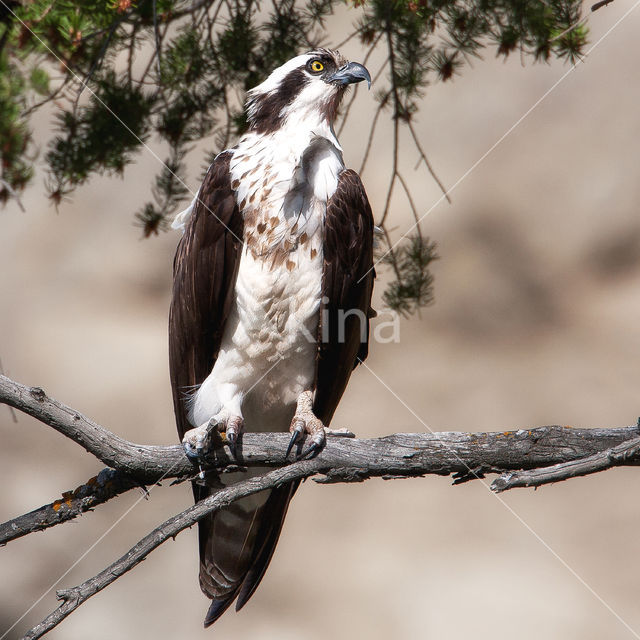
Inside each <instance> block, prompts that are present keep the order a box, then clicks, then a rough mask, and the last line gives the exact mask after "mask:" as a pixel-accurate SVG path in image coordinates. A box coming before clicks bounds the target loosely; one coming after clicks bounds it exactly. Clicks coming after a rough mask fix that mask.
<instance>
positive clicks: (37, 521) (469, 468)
mask: <svg viewBox="0 0 640 640" xmlns="http://www.w3.org/2000/svg"><path fill="white" fill-rule="evenodd" d="M0 402H1V403H5V404H7V405H9V406H11V407H14V408H15V409H19V410H20V411H24V412H25V413H28V414H29V415H31V416H33V417H34V418H36V419H38V420H40V421H41V422H43V423H45V424H47V425H49V426H51V427H53V428H54V429H56V430H57V431H59V432H60V433H62V434H63V435H65V436H67V437H68V438H70V439H71V440H73V441H74V442H77V443H78V444H80V445H81V446H82V447H83V448H84V449H86V450H87V451H88V452H89V453H91V454H92V455H94V456H95V457H96V458H98V459H99V460H101V461H102V462H103V463H105V464H106V465H108V466H109V467H110V469H107V470H104V471H102V472H101V473H100V474H98V475H97V476H96V477H95V478H92V479H91V480H89V481H88V482H87V483H86V484H84V485H81V486H80V487H78V488H77V489H75V490H74V491H69V492H65V493H63V494H62V499H58V500H55V501H54V502H52V503H51V504H48V505H45V506H43V507H40V508H39V509H36V510H35V511H32V512H30V513H28V514H25V515H22V516H19V517H17V518H15V519H13V520H10V521H8V522H6V523H4V524H2V525H0V544H4V543H6V542H9V541H11V540H14V539H16V538H19V537H21V536H24V535H26V534H28V533H31V532H32V531H40V530H42V529H46V528H48V527H51V526H55V525H56V524H60V523H61V522H66V521H68V520H71V519H72V518H75V517H76V516H77V515H79V514H80V513H83V512H85V511H87V510H90V509H92V508H93V507H95V506H96V505H98V504H101V503H103V502H106V501H107V500H110V499H111V498H113V497H115V496H117V495H119V494H121V493H123V492H125V491H128V490H130V489H132V488H134V487H140V486H144V485H146V484H152V483H156V482H159V481H160V480H162V479H170V478H182V479H185V478H188V477H190V476H193V475H194V474H195V473H196V471H197V470H198V469H197V467H196V466H194V463H193V462H192V461H191V460H190V459H189V458H187V456H186V455H185V453H184V450H183V448H182V447H181V446H180V445H174V446H168V447H163V446H153V445H141V444H135V443H131V442H128V441H127V440H124V439H123V438H120V437H119V436H117V435H115V434H113V433H111V432H110V431H108V430H107V429H105V428H104V427H101V426H100V425H98V424H96V423H95V422H93V421H91V420H90V419H89V418H87V417H85V416H83V415H82V414H80V413H78V412H77V411H75V410H74V409H72V408H71V407H68V406H66V405H64V404H62V403H60V402H57V401H56V400H54V399H52V398H49V397H48V396H47V395H46V394H45V392H44V391H43V390H42V389H40V388H39V387H27V386H24V385H21V384H19V383H17V382H14V381H13V380H10V379H9V378H7V377H6V376H1V375H0ZM638 433H639V428H638V427H637V426H632V427H621V428H612V429H572V428H569V427H560V426H550V427H538V428H535V429H526V430H523V429H520V430H517V431H503V432H487V433H466V432H438V433H414V434H411V433H397V434H394V435H390V436H385V437H383V438H372V439H346V438H335V437H330V438H329V439H328V442H327V445H326V447H325V448H324V449H323V451H321V452H320V454H319V455H318V456H317V457H316V458H315V462H316V463H317V464H318V467H317V469H318V472H321V473H322V474H323V475H324V477H323V479H322V480H321V481H322V482H354V481H363V480H365V479H367V478H371V477H383V478H391V477H416V476H423V475H427V474H436V475H451V474H454V479H455V482H456V483H460V482H464V481H466V480H471V479H474V478H478V477H482V476H483V475H484V474H485V473H489V472H493V473H502V472H510V473H509V474H508V475H505V476H503V477H502V478H500V479H498V480H496V482H495V483H494V490H496V491H502V490H505V489H507V488H511V486H537V484H543V483H545V482H553V481H556V480H560V479H565V477H566V478H568V477H574V476H576V475H585V474H586V473H595V472H596V471H600V470H603V469H606V468H609V467H610V466H617V465H621V464H624V465H637V464H640V452H639V451H638V447H635V448H632V449H630V450H627V449H625V446H626V443H628V442H629V441H635V440H636V439H637V438H638ZM214 439H215V441H214V443H213V449H212V451H211V453H210V455H209V458H208V460H207V465H206V468H214V469H216V470H217V471H218V472H221V473H224V472H228V471H236V470H238V468H245V467H255V466H260V467H282V466H283V465H287V464H289V462H290V461H289V460H287V459H286V458H285V451H286V448H287V445H288V441H289V434H286V433H247V434H244V435H242V436H241V438H240V439H239V441H238V445H237V451H236V457H234V456H232V455H231V452H230V450H229V447H228V443H227V442H226V440H225V439H224V436H222V435H219V434H214ZM299 446H300V447H302V446H303V444H302V443H301V444H300V445H299ZM618 447H622V448H620V449H619V450H618ZM623 454H624V455H623ZM589 456H597V460H596V463H594V464H591V462H590V461H589V460H587V458H588V457H589ZM602 456H605V457H607V459H608V460H610V463H609V464H608V465H606V464H603V462H602ZM611 460H614V462H611ZM563 464H565V465H568V467H570V469H571V471H567V472H566V475H562V473H564V472H563V471H562V470H561V471H555V470H554V469H543V470H540V469H539V468H540V467H551V466H552V465H563ZM532 469H538V471H536V472H535V474H530V475H523V472H522V471H521V470H532ZM577 470H580V472H578V471H577ZM554 473H558V474H560V475H549V474H554ZM507 477H508V478H510V479H509V481H508V483H507V480H505V478H507ZM544 478H550V479H546V480H545V479H544Z"/></svg>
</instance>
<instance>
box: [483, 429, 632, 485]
mask: <svg viewBox="0 0 640 640" xmlns="http://www.w3.org/2000/svg"><path fill="white" fill-rule="evenodd" d="M639 451H640V437H639V438H633V439H631V440H627V441H626V442H623V443H622V444H619V445H618V446H616V447H611V448H610V449H607V450H606V451H600V452H598V453H595V454H594V455H592V456H588V457H586V458H580V459H578V460H570V461H568V462H561V463H559V464H554V465H552V466H550V467H544V468H542V469H532V470H530V471H516V472H508V473H503V474H502V475H501V476H500V477H499V478H496V479H495V480H494V481H493V482H492V483H491V488H492V489H493V490H494V491H495V492H496V493H500V492H502V491H506V490H507V489H514V488H515V487H539V486H541V485H543V484H549V483H550V482H560V481H561V480H568V479H569V478H577V477H578V476H586V475H589V474H590V473H597V472H598V471H605V470H606V469H611V468H613V467H619V466H622V465H626V464H628V462H627V460H629V459H634V458H635V459H637V455H638V452H639ZM635 464H637V462H635Z"/></svg>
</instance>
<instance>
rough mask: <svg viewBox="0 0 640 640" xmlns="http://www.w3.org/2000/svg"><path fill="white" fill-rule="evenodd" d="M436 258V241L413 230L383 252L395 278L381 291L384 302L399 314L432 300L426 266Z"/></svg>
mask: <svg viewBox="0 0 640 640" xmlns="http://www.w3.org/2000/svg"><path fill="white" fill-rule="evenodd" d="M437 259H438V255H437V254H436V245H435V243H434V242H431V241H430V240H429V239H425V238H423V237H422V236H421V235H420V234H415V235H413V236H409V237H407V238H405V239H404V240H403V241H402V242H401V243H400V244H399V245H398V246H396V247H395V248H390V250H389V251H387V252H385V253H384V254H383V255H382V262H383V263H384V264H388V265H390V266H391V267H392V273H393V275H394V279H393V280H392V281H391V283H390V284H389V285H388V286H387V289H386V290H385V292H384V293H383V294H382V299H383V300H384V303H385V304H386V305H387V306H388V307H389V308H390V309H393V310H394V311H397V312H398V313H401V314H402V315H405V316H406V315H410V314H412V313H414V312H416V311H417V310H418V309H420V308H422V307H426V306H427V305H428V304H431V303H432V302H433V276H432V274H431V271H430V270H429V266H430V265H431V263H432V262H433V261H434V260H437Z"/></svg>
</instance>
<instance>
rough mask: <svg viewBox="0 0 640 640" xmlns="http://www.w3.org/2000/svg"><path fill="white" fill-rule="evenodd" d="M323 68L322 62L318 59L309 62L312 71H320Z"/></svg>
mask: <svg viewBox="0 0 640 640" xmlns="http://www.w3.org/2000/svg"><path fill="white" fill-rule="evenodd" d="M323 69H324V65H323V64H322V62H320V60H314V61H313V62H312V63H311V71H313V72H314V73H320V72H321V71H322V70H323Z"/></svg>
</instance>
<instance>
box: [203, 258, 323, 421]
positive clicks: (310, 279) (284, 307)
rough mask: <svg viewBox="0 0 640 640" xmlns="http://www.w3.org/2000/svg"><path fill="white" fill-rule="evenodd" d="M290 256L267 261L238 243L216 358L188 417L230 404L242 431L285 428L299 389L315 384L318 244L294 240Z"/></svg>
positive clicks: (319, 289) (319, 271) (319, 272)
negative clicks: (291, 263)
mask: <svg viewBox="0 0 640 640" xmlns="http://www.w3.org/2000/svg"><path fill="white" fill-rule="evenodd" d="M291 257H292V258H295V262H296V267H295V268H294V269H292V270H289V269H287V266H286V264H282V265H280V266H275V267H273V268H271V265H270V263H269V261H268V260H267V261H265V260H264V259H262V258H260V257H258V258H256V257H254V256H253V255H252V253H251V252H250V251H247V250H245V251H243V253H242V257H241V259H240V265H239V269H238V278H237V281H236V291H235V294H236V295H235V302H234V305H233V308H232V310H231V313H230V316H229V319H228V321H227V325H226V327H225V330H224V333H223V337H222V344H221V348H220V352H219V355H218V359H217V361H216V363H215V365H214V367H213V371H212V372H211V375H210V376H209V377H208V378H207V380H206V381H205V383H204V384H203V385H202V386H201V387H200V389H199V390H198V391H197V392H196V396H195V398H194V403H193V406H192V416H191V418H192V422H193V424H194V425H198V424H203V423H204V422H206V421H207V420H209V418H210V417H211V416H213V415H216V414H217V413H218V412H219V411H220V410H221V409H222V407H223V405H225V406H226V405H230V406H229V410H230V411H231V412H232V413H237V411H238V409H240V411H241V414H240V415H242V416H243V417H244V420H245V430H246V431H285V430H287V429H288V428H289V423H290V421H291V418H292V417H293V414H294V411H295V404H296V400H297V398H298V396H299V395H300V393H302V392H303V391H305V390H307V389H310V388H312V386H313V379H314V376H315V363H316V353H317V335H318V322H319V317H320V299H321V295H322V253H321V251H320V252H317V253H316V255H315V256H314V257H313V258H311V256H310V253H309V249H308V246H307V247H300V248H299V249H297V250H295V251H293V252H291ZM238 405H239V406H238Z"/></svg>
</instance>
